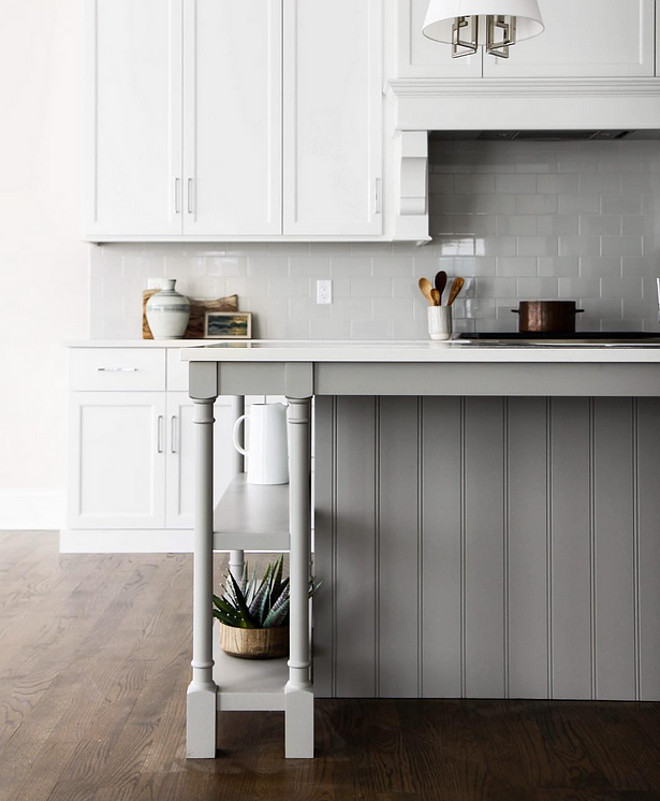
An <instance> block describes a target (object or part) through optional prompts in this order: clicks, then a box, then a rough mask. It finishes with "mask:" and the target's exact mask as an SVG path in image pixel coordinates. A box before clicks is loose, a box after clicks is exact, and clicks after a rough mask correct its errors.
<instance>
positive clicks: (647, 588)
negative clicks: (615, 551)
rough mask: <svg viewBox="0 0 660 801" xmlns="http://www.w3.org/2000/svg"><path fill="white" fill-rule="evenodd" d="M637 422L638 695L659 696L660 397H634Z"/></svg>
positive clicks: (646, 696) (645, 696)
mask: <svg viewBox="0 0 660 801" xmlns="http://www.w3.org/2000/svg"><path fill="white" fill-rule="evenodd" d="M636 424H637V425H636V428H637V431H636V434H637V436H636V456H637V476H638V481H637V501H638V514H637V519H636V521H635V522H636V526H637V530H638V533H639V536H638V543H639V547H638V550H637V553H636V564H637V568H638V571H639V594H638V598H637V602H638V603H637V606H638V609H637V612H638V615H637V631H638V636H639V650H640V659H639V674H640V675H639V683H640V685H641V686H640V696H641V697H642V698H660V536H659V529H660V469H659V462H660V459H659V458H658V453H659V452H660V399H658V398H640V399H639V400H638V401H637V420H636Z"/></svg>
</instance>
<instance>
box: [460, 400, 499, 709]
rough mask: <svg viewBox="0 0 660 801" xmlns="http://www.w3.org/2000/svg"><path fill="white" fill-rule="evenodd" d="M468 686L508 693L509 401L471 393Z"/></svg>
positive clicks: (471, 692) (483, 693) (470, 691)
mask: <svg viewBox="0 0 660 801" xmlns="http://www.w3.org/2000/svg"><path fill="white" fill-rule="evenodd" d="M464 436H465V464H464V475H463V481H464V485H465V490H464V497H465V501H464V503H465V599H464V604H465V612H464V618H465V692H466V694H467V695H468V696H471V697H474V698H489V697H500V696H502V695H503V694H504V587H503V581H502V576H503V571H504V553H503V540H504V519H503V518H504V458H503V447H502V446H503V441H504V401H503V400H502V399H501V398H498V399H493V398H466V399H465V435H464Z"/></svg>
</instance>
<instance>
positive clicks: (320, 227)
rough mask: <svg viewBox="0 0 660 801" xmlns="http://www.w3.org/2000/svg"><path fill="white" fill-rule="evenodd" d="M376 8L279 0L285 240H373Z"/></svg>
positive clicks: (354, 0)
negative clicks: (295, 237) (293, 237)
mask: <svg viewBox="0 0 660 801" xmlns="http://www.w3.org/2000/svg"><path fill="white" fill-rule="evenodd" d="M381 6H382V2H381V0H334V1H333V2H331V3H329V2H327V0H284V234H285V235H287V234H289V235H308V236H314V235H319V236H324V235H328V236H332V235H339V236H341V235H355V236H359V235H374V234H380V233H381V231H382V213H381V204H382V200H381V197H380V193H381V171H382V164H381V136H382V133H381V115H382V85H381V75H382V64H381V52H382V49H381V48H382V44H381V42H382V31H381V27H382V18H381V15H382V8H381Z"/></svg>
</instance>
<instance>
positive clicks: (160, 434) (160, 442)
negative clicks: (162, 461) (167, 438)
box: [156, 414, 165, 453]
mask: <svg viewBox="0 0 660 801" xmlns="http://www.w3.org/2000/svg"><path fill="white" fill-rule="evenodd" d="M164 419H165V418H164V417H163V415H162V414H159V415H158V417H157V419H156V425H157V428H156V435H157V436H156V439H157V445H156V447H157V448H158V453H162V452H163V420H164Z"/></svg>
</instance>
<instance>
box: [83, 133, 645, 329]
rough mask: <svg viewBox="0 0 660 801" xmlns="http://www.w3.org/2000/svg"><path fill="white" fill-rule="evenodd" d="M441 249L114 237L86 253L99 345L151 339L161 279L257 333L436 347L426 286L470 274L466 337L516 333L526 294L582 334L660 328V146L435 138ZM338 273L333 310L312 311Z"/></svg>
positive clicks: (462, 316) (462, 321)
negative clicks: (246, 316) (223, 308)
mask: <svg viewBox="0 0 660 801" xmlns="http://www.w3.org/2000/svg"><path fill="white" fill-rule="evenodd" d="M429 190H430V195H429V219H430V224H429V228H430V233H431V235H432V237H433V240H432V242H431V243H430V244H428V245H426V246H424V247H417V246H415V245H413V244H407V243H394V244H390V243H375V242H371V243H369V242H364V243H363V242H356V243H337V244H333V243H305V242H301V243H247V244H239V243H232V244H226V243H222V244H218V245H213V244H208V243H204V244H191V243H186V244H176V243H158V244H137V243H131V244H112V245H103V246H102V247H92V248H90V284H91V286H90V306H91V331H92V336H93V337H94V338H108V339H111V338H127V337H128V338H139V337H140V336H141V316H140V311H141V292H142V290H143V289H145V288H146V287H147V279H148V278H152V277H163V276H165V275H167V276H171V277H174V278H177V279H178V283H177V286H178V288H179V289H180V290H181V291H182V292H184V293H186V294H188V295H190V296H192V297H199V298H210V297H219V296H221V295H224V294H232V293H237V294H238V295H239V305H240V308H241V309H243V310H246V311H252V312H253V313H254V323H255V325H254V328H255V334H256V335H257V336H260V337H272V338H292V339H305V338H309V337H311V338H313V339H324V338H332V339H350V338H352V339H391V338H395V339H416V338H420V339H424V338H426V303H425V301H424V299H423V298H422V296H421V294H420V293H419V291H418V289H417V278H418V277H419V276H421V275H426V276H428V277H429V278H432V277H433V275H434V274H435V272H437V270H439V269H444V270H446V271H447V272H448V273H449V275H450V277H451V276H452V275H463V276H465V277H466V278H467V279H468V282H467V283H466V286H465V288H464V290H463V293H462V296H461V297H460V298H459V300H458V301H457V303H456V306H455V308H454V319H455V327H456V330H458V331H478V330H493V331H507V330H510V331H513V330H515V329H516V321H517V318H516V316H515V315H513V314H511V311H510V310H511V309H512V308H515V307H516V306H517V303H518V301H519V300H532V299H549V300H550V299H552V298H562V299H575V300H577V301H579V303H580V306H581V307H582V308H584V309H585V312H584V314H581V315H580V316H579V320H578V323H577V325H578V328H579V329H581V330H585V331H593V330H606V329H608V328H610V329H611V328H616V329H619V330H625V329H630V330H647V331H660V326H659V324H658V319H657V314H658V309H657V306H658V298H657V286H656V282H655V278H656V276H658V275H660V142H634V141H630V142H437V141H432V142H431V144H430V158H429ZM319 278H331V279H332V281H333V303H332V304H331V305H330V306H319V305H317V304H316V280H317V279H319Z"/></svg>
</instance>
